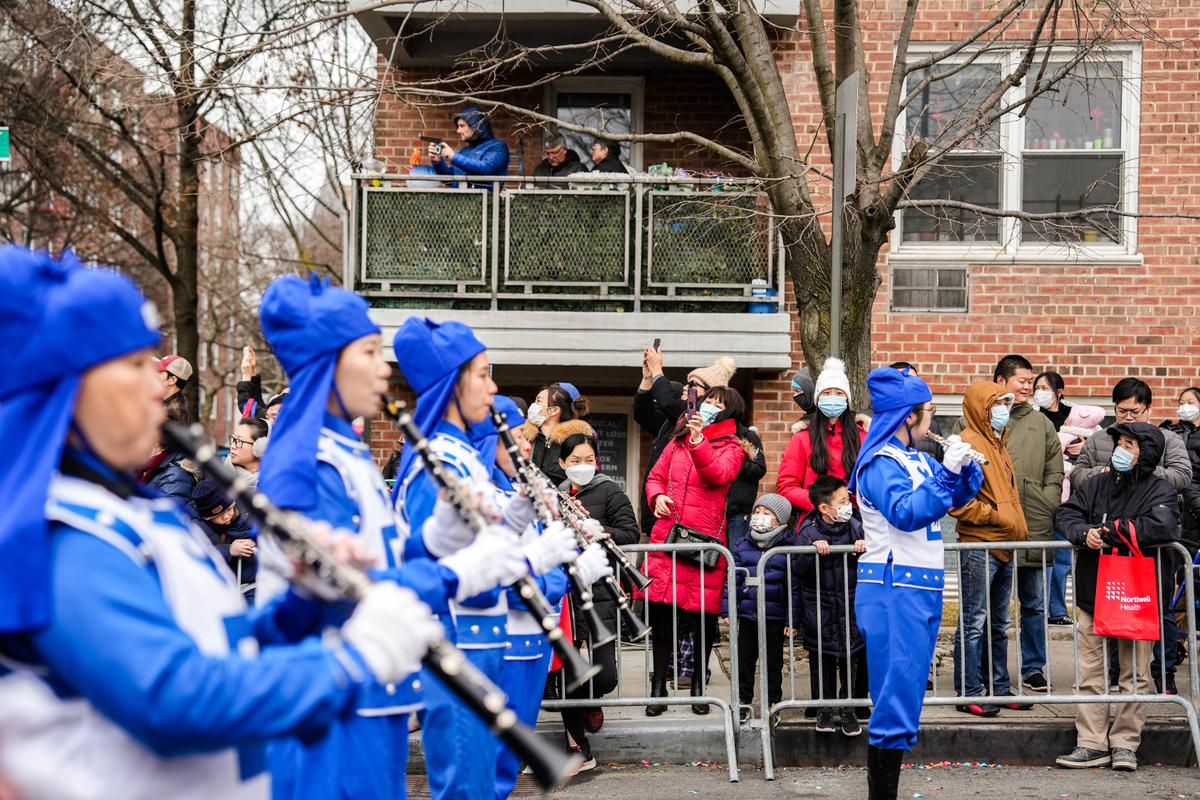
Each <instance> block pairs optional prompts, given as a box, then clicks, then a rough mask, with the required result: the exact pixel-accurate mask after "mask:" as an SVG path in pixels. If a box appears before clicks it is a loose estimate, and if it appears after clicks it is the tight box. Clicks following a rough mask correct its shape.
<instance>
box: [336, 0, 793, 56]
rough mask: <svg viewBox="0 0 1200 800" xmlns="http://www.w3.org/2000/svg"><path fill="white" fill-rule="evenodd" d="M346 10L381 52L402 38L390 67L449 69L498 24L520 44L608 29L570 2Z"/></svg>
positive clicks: (463, 2)
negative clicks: (435, 67) (399, 35)
mask: <svg viewBox="0 0 1200 800" xmlns="http://www.w3.org/2000/svg"><path fill="white" fill-rule="evenodd" d="M618 5H620V4H619V0H618ZM680 5H681V6H687V5H688V4H687V3H686V2H685V3H681V4H680ZM758 6H759V8H760V9H761V10H762V12H763V14H764V15H765V16H766V18H767V19H768V20H769V21H770V23H771V24H772V25H776V26H780V27H784V28H791V27H794V26H795V25H796V22H797V19H798V14H797V11H798V7H797V4H795V3H790V4H787V5H785V4H783V3H781V2H778V0H758ZM352 8H356V9H358V10H355V11H354V15H355V18H356V19H357V20H358V22H359V24H360V25H362V27H363V29H364V30H365V31H366V32H367V35H368V36H370V37H371V40H372V41H373V42H374V43H375V46H376V47H377V48H378V49H379V51H380V52H381V53H391V52H392V51H393V41H394V37H395V36H396V35H397V34H401V33H402V34H403V36H404V37H405V38H404V39H402V41H401V42H400V44H399V45H398V46H396V47H395V58H394V61H393V63H394V64H396V65H397V66H444V65H449V64H451V63H453V62H454V61H455V60H456V59H457V58H458V57H459V56H461V55H462V54H463V53H466V52H469V51H471V50H473V49H475V48H478V47H481V46H483V45H485V44H487V43H488V42H490V41H492V40H493V38H494V37H495V35H496V31H497V28H498V26H499V25H500V23H501V20H503V24H504V30H505V34H506V36H507V37H508V38H509V39H510V40H512V41H514V42H517V43H519V44H522V45H525V46H537V45H561V44H568V43H571V42H586V41H590V40H591V39H593V38H595V37H597V36H598V35H599V34H600V33H601V32H603V31H604V30H605V29H606V28H607V27H608V26H607V24H606V23H605V22H604V20H603V19H602V18H601V17H600V15H599V14H598V13H597V12H595V11H593V10H592V9H591V8H588V7H587V6H584V5H582V4H580V3H575V2H570V0H522V2H519V3H512V2H505V1H504V0H439V1H438V2H431V3H421V4H417V5H415V6H413V5H409V4H407V3H405V4H398V5H395V6H383V7H378V6H377V4H376V3H375V2H372V1H371V0H355V2H354V3H352ZM577 60H578V57H577V56H572V55H562V56H557V57H553V58H551V59H549V60H548V61H547V62H546V63H547V65H551V64H555V63H557V62H558V61H561V62H562V63H574V62H575V61H577ZM612 63H613V64H614V65H616V66H639V65H649V64H655V63H659V64H661V63H662V62H661V61H660V60H659V59H657V58H655V57H654V56H651V55H650V54H649V53H648V52H646V51H644V50H637V51H633V52H628V53H623V54H621V55H620V56H619V57H617V58H616V59H614V60H613V62H612Z"/></svg>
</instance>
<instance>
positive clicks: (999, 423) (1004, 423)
mask: <svg viewBox="0 0 1200 800" xmlns="http://www.w3.org/2000/svg"><path fill="white" fill-rule="evenodd" d="M1009 413H1010V412H1009V409H1008V406H992V430H994V431H996V433H999V432H1000V431H1002V430H1004V429H1005V428H1007V427H1008V415H1009Z"/></svg>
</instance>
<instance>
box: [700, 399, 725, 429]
mask: <svg viewBox="0 0 1200 800" xmlns="http://www.w3.org/2000/svg"><path fill="white" fill-rule="evenodd" d="M720 413H721V409H719V408H717V407H716V406H711V405H709V404H708V403H705V404H704V405H702V406H700V421H701V422H703V423H704V424H705V425H711V424H712V421H713V420H714V419H716V418H717V414H720Z"/></svg>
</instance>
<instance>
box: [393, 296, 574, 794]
mask: <svg viewBox="0 0 1200 800" xmlns="http://www.w3.org/2000/svg"><path fill="white" fill-rule="evenodd" d="M393 350H394V352H395V356H396V361H397V363H398V364H399V366H400V371H401V372H402V373H403V374H404V377H405V379H406V380H407V381H408V384H409V386H410V387H411V388H412V390H413V392H414V393H415V394H416V396H417V404H416V410H415V413H414V415H413V416H414V419H415V421H416V424H417V426H418V427H419V428H420V430H421V432H422V433H424V434H425V435H426V436H427V437H429V440H430V442H429V444H430V447H431V448H432V450H433V451H434V453H435V454H436V455H437V457H438V458H439V459H440V460H441V461H442V463H443V464H444V465H445V466H446V468H447V469H448V470H450V472H451V473H452V474H454V475H455V476H457V477H458V478H459V479H461V480H463V481H465V482H467V483H468V484H469V485H470V487H472V491H473V492H475V493H478V494H479V496H480V497H481V498H482V499H484V500H485V501H486V500H487V499H488V498H490V499H491V501H492V504H493V505H494V506H495V507H496V508H497V509H498V510H500V513H501V516H502V519H503V523H502V525H503V526H504V527H507V528H508V529H509V531H510V535H511V542H512V543H513V545H516V542H517V537H519V536H521V535H522V534H523V533H524V531H525V529H526V527H527V526H528V525H529V523H530V522H531V521H532V519H533V509H532V506H531V504H530V502H529V500H528V499H527V498H525V497H523V496H519V495H518V496H515V497H513V498H511V499H507V498H505V497H503V496H502V495H501V494H500V493H499V491H498V489H497V487H496V486H495V484H494V483H493V482H492V469H491V468H490V467H489V466H487V464H492V463H494V461H495V457H494V455H492V456H490V457H489V458H487V459H484V458H481V456H480V454H479V452H478V451H477V450H476V449H475V448H474V447H473V446H472V445H471V440H470V436H469V434H468V429H469V428H470V427H471V426H473V425H479V424H481V423H483V422H484V421H485V420H486V419H488V417H489V414H490V409H491V406H492V403H493V398H494V397H495V394H496V384H495V383H493V382H492V379H491V367H490V365H489V363H488V357H487V352H486V348H485V347H484V346H483V344H482V343H481V342H480V341H479V340H478V339H477V338H476V337H475V334H474V333H473V332H472V331H471V329H470V328H469V327H467V326H466V325H463V324H461V323H457V322H447V323H442V324H439V323H436V322H433V321H432V320H428V319H421V318H417V317H412V318H410V319H408V320H406V321H405V323H404V324H403V325H402V326H401V327H400V328H399V330H397V331H396V335H395V338H394V340H393ZM392 497H393V501H394V503H395V504H396V509H397V511H398V513H399V520H400V523H401V526H402V527H404V528H406V529H407V534H408V535H407V540H406V543H405V547H404V557H405V559H413V560H427V559H439V558H445V557H446V556H447V555H450V554H452V553H455V552H457V551H459V550H460V549H462V548H464V547H466V546H467V545H469V544H470V543H471V541H472V537H473V536H474V531H473V530H471V529H470V527H469V526H468V525H466V524H465V523H464V522H463V521H462V520H461V519H460V518H459V515H458V514H457V512H455V511H454V509H453V507H451V506H450V505H449V504H448V503H446V502H444V501H443V500H441V499H439V498H438V496H437V489H436V487H435V485H434V483H433V481H432V480H431V479H430V478H429V477H428V475H427V474H426V473H425V472H423V471H421V469H420V460H419V458H418V455H417V453H415V452H414V451H413V448H406V449H405V451H404V455H403V456H402V458H401V462H400V467H399V469H398V470H397V472H396V484H395V486H394V487H393V495H392ZM510 549H511V552H513V553H519V554H521V555H522V556H523V557H524V559H525V560H526V561H527V562H528V565H529V567H530V571H531V572H533V573H534V574H543V573H546V572H549V571H551V570H553V569H554V568H555V567H557V566H558V565H559V564H560V563H564V562H567V561H570V560H571V559H573V558H574V557H575V544H574V538H573V537H572V536H571V534H570V532H569V531H567V530H566V529H565V528H561V527H558V528H555V529H551V530H548V531H547V532H545V533H544V534H543V535H542V536H539V537H537V538H536V539H535V540H534V541H532V542H530V543H528V544H522V545H520V546H519V547H518V546H513V547H511V548H510ZM507 615H508V608H507V603H506V597H505V594H504V593H503V592H502V591H499V590H494V591H488V592H482V593H480V594H479V595H477V596H476V597H473V598H470V599H465V600H455V601H454V602H452V603H451V604H450V608H449V612H448V613H447V614H444V615H443V621H444V622H445V623H446V629H447V635H448V636H449V637H450V641H452V642H454V643H456V644H457V645H458V647H459V648H461V649H462V650H463V651H464V652H465V653H466V655H467V657H468V658H469V659H470V660H471V661H472V662H473V663H474V664H475V665H476V666H477V667H479V668H480V669H481V670H482V671H483V672H484V673H485V674H486V675H488V677H490V678H492V679H493V680H497V679H499V677H500V675H501V672H502V665H503V656H504V652H505V650H506V649H507V645H508V635H507V631H506V622H507ZM424 701H425V707H424V710H423V711H422V713H421V736H422V740H423V743H424V750H425V762H426V772H427V774H428V776H429V789H430V792H431V794H432V795H433V797H435V798H438V799H439V800H441V799H442V798H465V799H467V800H478V798H482V797H488V796H491V795H492V794H493V793H494V791H495V779H496V759H497V743H496V740H495V738H494V737H493V736H492V735H491V733H490V732H489V731H488V729H487V728H486V727H485V726H484V725H483V724H482V723H481V722H479V721H478V720H477V719H476V718H475V717H474V716H473V715H472V714H470V712H469V711H468V710H467V709H466V707H465V706H463V704H462V703H461V702H459V701H458V700H457V699H456V698H455V697H453V696H452V695H451V694H450V693H449V692H448V691H446V689H445V688H444V687H442V686H440V685H439V684H438V682H437V681H436V680H435V679H429V680H427V681H425V687H424Z"/></svg>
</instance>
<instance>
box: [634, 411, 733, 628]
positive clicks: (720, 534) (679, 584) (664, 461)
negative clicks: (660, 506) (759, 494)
mask: <svg viewBox="0 0 1200 800" xmlns="http://www.w3.org/2000/svg"><path fill="white" fill-rule="evenodd" d="M689 436H690V434H685V435H684V436H683V437H682V438H679V439H672V440H671V442H670V444H668V445H667V447H666V449H665V450H663V453H662V456H660V457H659V459H658V462H657V463H655V465H654V469H652V470H650V475H649V477H647V478H646V499H647V500H648V501H649V502H650V508H652V509H653V508H654V501H655V498H657V497H658V496H659V495H660V494H667V495H668V496H669V497H670V498H671V499H672V500H674V501H675V515H676V517H677V518H678V521H679V522H680V523H682V524H683V525H686V526H687V527H689V528H694V529H696V530H698V531H700V532H701V533H706V534H708V535H709V536H715V537H717V538H718V539H720V540H721V543H722V544H724V543H725V497H726V495H727V494H729V486H730V484H732V483H733V481H734V478H736V477H737V474H738V471H739V470H741V468H742V462H743V461H744V460H745V458H746V451H745V450H743V449H742V444H741V442H739V441H738V438H737V425H736V423H734V421H733V420H731V419H727V420H723V421H721V422H715V423H713V424H711V425H709V426H707V427H706V428H704V429H703V436H704V438H703V439H702V440H701V441H700V444H697V445H692V444H690V443H689V442H688V437H689ZM674 523H675V518H673V517H668V518H665V519H659V520H657V521H656V522H655V523H654V528H653V530H651V531H650V543H651V544H662V543H663V542H665V541H666V540H667V534H669V533H670V532H671V526H672V525H673V524H674ZM646 574H647V575H649V576H650V579H651V581H652V583H651V584H650V588H649V589H647V590H646V599H647V600H649V601H650V602H652V603H675V605H676V606H677V607H679V608H682V609H685V610H687V611H700V610H702V609H701V602H702V601H703V611H704V613H706V614H719V613H720V612H721V593H722V590H723V589H724V587H725V559H724V558H721V559H719V560H718V562H717V566H716V568H715V569H712V570H709V571H705V572H704V573H703V574H704V592H703V598H701V592H700V575H701V570H700V568H699V567H697V566H695V565H694V564H692V563H691V562H689V561H685V560H684V559H682V558H678V559H677V560H676V567H675V585H674V587H672V584H671V555H670V554H669V553H647V555H646Z"/></svg>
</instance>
